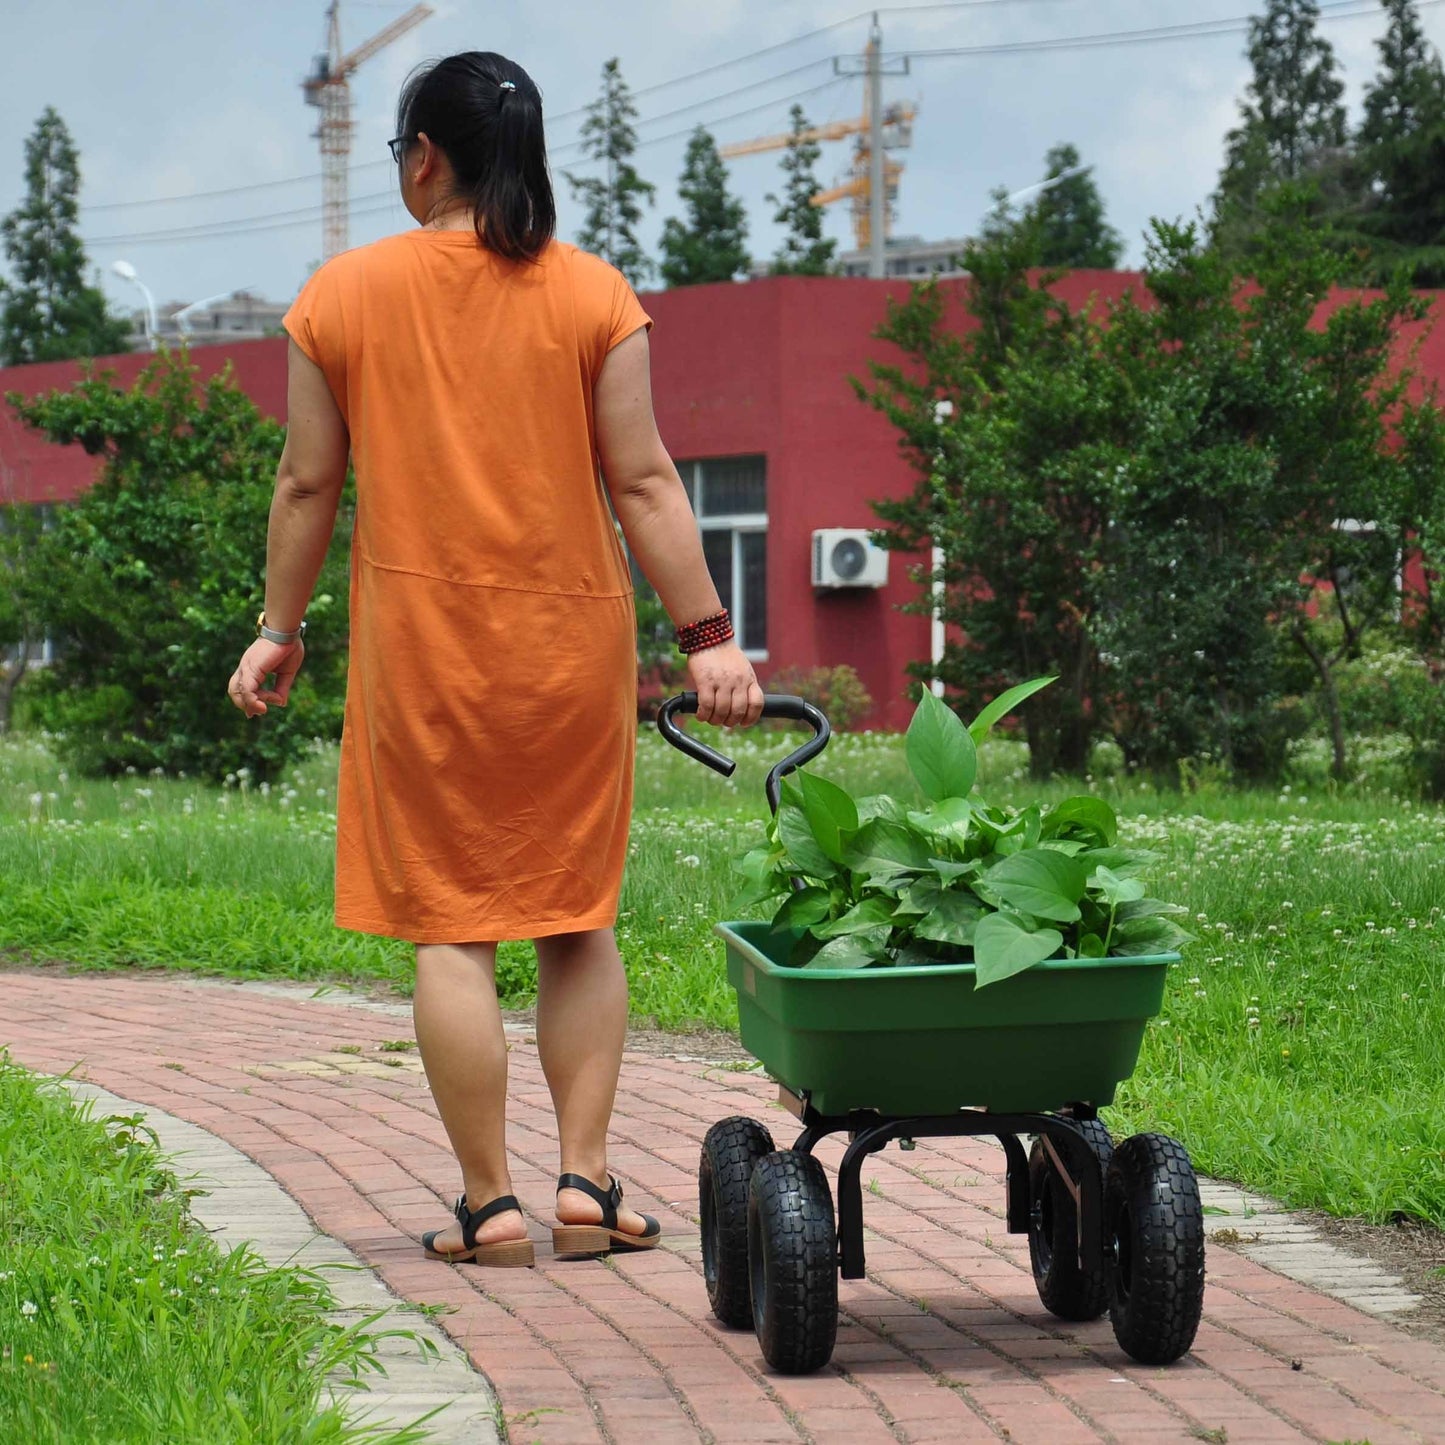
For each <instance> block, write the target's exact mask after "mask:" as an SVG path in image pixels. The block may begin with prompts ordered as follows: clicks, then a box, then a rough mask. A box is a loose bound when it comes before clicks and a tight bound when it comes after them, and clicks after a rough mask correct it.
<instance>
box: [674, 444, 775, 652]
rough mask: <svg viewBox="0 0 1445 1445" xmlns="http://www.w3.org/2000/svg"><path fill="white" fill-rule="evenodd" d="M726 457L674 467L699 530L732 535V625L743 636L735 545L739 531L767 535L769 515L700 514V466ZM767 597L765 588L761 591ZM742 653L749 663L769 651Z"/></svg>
mask: <svg viewBox="0 0 1445 1445" xmlns="http://www.w3.org/2000/svg"><path fill="white" fill-rule="evenodd" d="M746 455H748V456H757V455H759V453H756V452H749V453H746ZM727 460H728V458H727V457H697V458H694V459H692V460H689V461H684V462H678V463H677V470H678V472H679V474H680V475H681V477H682V480H683V482H684V484H685V485H686V486H687V490H688V497H689V499H690V500H691V502H692V514H693V517H694V518H695V519H696V521H697V529H698V531H699V532H700V533H701V532H729V533H731V534H732V535H733V544H732V560H733V575H732V593H733V605H732V615H733V626H734V628H735V629H736V631H737V634H738V637H739V639H741V638H743V637H744V636H746V631H745V627H746V610H747V603H746V602H745V600H744V598H743V549H742V547H741V546H740V545H739V544H738V541H737V536H738V534H739V533H742V532H754V533H759V532H760V533H761V534H762V535H763V536H764V537H766V536H767V534H768V514H767V513H766V512H723V513H719V514H718V515H716V516H701V515H699V505H698V504H699V500H700V499H705V488H704V484H703V479H702V477H703V473H702V469H703V467H704V466H706V465H707V463H708V462H721V461H727ZM763 468H764V478H765V485H766V475H767V461H766V459H764V462H763ZM764 595H765V596H766V590H765V592H764ZM743 656H744V657H746V658H747V659H748V661H749V662H766V661H767V660H768V650H767V648H765V647H761V648H760V647H745V648H743Z"/></svg>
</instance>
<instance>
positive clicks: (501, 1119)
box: [412, 943, 527, 1253]
mask: <svg viewBox="0 0 1445 1445" xmlns="http://www.w3.org/2000/svg"><path fill="white" fill-rule="evenodd" d="M496 965H497V946H496V944H494V943H467V944H451V943H427V944H418V945H417V950H416V993H415V995H414V996H413V998H412V1018H413V1019H414V1020H415V1023H416V1039H417V1043H418V1045H419V1046H420V1048H421V1061H422V1064H423V1066H424V1067H425V1068H426V1076H427V1082H428V1083H429V1084H430V1085H431V1091H432V1097H433V1098H434V1099H435V1100H436V1105H437V1112H438V1113H440V1114H441V1118H442V1124H443V1126H444V1127H445V1128H446V1131H447V1138H448V1139H450V1140H451V1144H452V1150H453V1152H454V1153H455V1154H456V1156H457V1162H458V1163H459V1164H460V1165H461V1169H462V1187H463V1189H464V1190H465V1192H466V1196H467V1207H468V1208H470V1209H480V1208H481V1207H482V1205H484V1204H487V1203H489V1202H490V1201H491V1200H493V1199H495V1198H497V1196H498V1195H500V1194H510V1193H511V1192H512V1178H511V1174H510V1172H509V1171H508V1168H507V1142H506V1127H507V1040H506V1035H505V1034H504V1032H503V1030H502V1014H501V1010H500V1009H499V1008H498V1006H497V982H496ZM526 1233H527V1223H526V1220H524V1219H523V1218H522V1216H521V1214H519V1213H516V1212H514V1211H510V1210H509V1211H508V1212H507V1213H505V1214H499V1215H496V1216H494V1217H493V1218H491V1219H489V1220H487V1222H486V1223H485V1224H484V1225H482V1227H481V1229H479V1230H478V1231H477V1238H478V1240H480V1241H481V1242H482V1243H484V1244H491V1243H494V1242H495V1241H498V1240H505V1239H523V1238H525V1237H526ZM436 1247H437V1249H438V1250H439V1251H441V1252H443V1253H450V1252H455V1251H456V1250H459V1249H461V1248H462V1227H461V1225H460V1224H458V1223H457V1222H456V1221H453V1222H452V1224H451V1225H450V1226H449V1227H448V1228H447V1229H445V1230H443V1231H442V1232H441V1234H440V1235H439V1236H438V1237H437V1240H436Z"/></svg>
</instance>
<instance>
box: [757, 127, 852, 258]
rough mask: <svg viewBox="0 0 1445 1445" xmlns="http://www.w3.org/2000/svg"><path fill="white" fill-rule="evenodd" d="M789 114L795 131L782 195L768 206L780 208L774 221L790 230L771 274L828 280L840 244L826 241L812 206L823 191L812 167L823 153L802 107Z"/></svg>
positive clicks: (785, 164) (786, 159) (819, 210)
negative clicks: (825, 278) (810, 133)
mask: <svg viewBox="0 0 1445 1445" xmlns="http://www.w3.org/2000/svg"><path fill="white" fill-rule="evenodd" d="M788 114H789V118H790V120H791V121H792V129H791V131H790V132H789V136H788V149H787V151H786V153H785V154H784V156H783V176H784V183H783V195H782V198H781V199H779V197H778V196H776V195H772V194H770V195H769V196H768V204H769V205H772V206H776V207H777V208H778V209H777V213H776V214H775V215H774V216H773V220H774V221H776V222H777V223H778V225H780V226H785V227H787V234H786V235H785V236H784V237H783V243H782V245H781V246H779V247H778V251H777V254H776V255H775V256H774V257H773V262H772V265H771V266H770V267H769V268H768V270H769V272H770V274H772V275H774V276H826V275H827V274H828V273H829V272H830V271H831V270H832V269H833V251H834V249H835V248H836V246H837V244H838V243H837V242H836V241H834V240H831V239H829V240H824V238H823V212H822V208H821V207H819V206H815V205H814V204H813V197H814V196H816V195H817V194H818V192H819V191H820V190H821V189H822V187H821V186H819V184H818V180H817V177H816V176H815V175H814V174H813V167H814V165H815V164H816V163H817V160H818V157H819V156H820V155H822V154H823V150H822V147H821V146H819V144H818V142H817V141H815V140H813V139H811V137H810V136H809V134H808V131H809V126H808V119H807V117H806V116H805V115H804V114H803V107H802V106H801V105H795V106H794V107H793V108H792V110H791V111H789V113H788Z"/></svg>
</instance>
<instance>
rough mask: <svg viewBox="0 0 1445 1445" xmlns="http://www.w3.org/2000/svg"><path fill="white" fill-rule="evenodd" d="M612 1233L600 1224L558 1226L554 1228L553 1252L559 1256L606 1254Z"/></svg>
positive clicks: (610, 1245)
mask: <svg viewBox="0 0 1445 1445" xmlns="http://www.w3.org/2000/svg"><path fill="white" fill-rule="evenodd" d="M611 1248H612V1232H611V1231H610V1230H607V1229H603V1228H602V1226H601V1225H600V1224H557V1225H554V1226H553V1227H552V1252H553V1253H554V1254H557V1255H594V1254H606V1253H607V1252H608V1251H609V1250H610V1249H611Z"/></svg>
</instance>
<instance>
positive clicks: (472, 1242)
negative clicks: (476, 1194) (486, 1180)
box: [452, 1194, 522, 1249]
mask: <svg viewBox="0 0 1445 1445" xmlns="http://www.w3.org/2000/svg"><path fill="white" fill-rule="evenodd" d="M513 1209H515V1210H516V1211H517V1212H518V1213H519V1214H520V1213H521V1211H522V1206H521V1205H520V1204H518V1203H517V1196H516V1195H515V1194H499V1195H498V1196H497V1197H496V1198H495V1199H493V1200H492V1201H491V1202H490V1203H489V1204H484V1205H482V1207H481V1208H480V1209H478V1210H475V1211H468V1209H467V1196H466V1195H465V1194H463V1195H461V1196H460V1197H459V1198H458V1200H457V1207H456V1209H455V1210H453V1211H452V1212H453V1213H454V1214H455V1215H456V1217H457V1222H458V1223H459V1224H460V1225H461V1227H462V1248H464V1249H474V1248H476V1243H477V1230H479V1229H480V1228H481V1227H482V1225H484V1224H485V1223H486V1222H487V1220H489V1219H494V1218H495V1217H496V1216H497V1215H499V1214H506V1213H507V1212H508V1211H509V1210H513Z"/></svg>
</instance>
